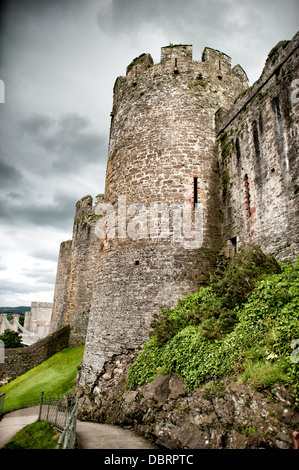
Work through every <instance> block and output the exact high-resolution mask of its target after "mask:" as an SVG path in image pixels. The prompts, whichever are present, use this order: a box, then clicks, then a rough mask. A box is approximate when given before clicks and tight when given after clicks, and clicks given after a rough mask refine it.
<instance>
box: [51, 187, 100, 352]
mask: <svg viewBox="0 0 299 470" xmlns="http://www.w3.org/2000/svg"><path fill="white" fill-rule="evenodd" d="M101 199H102V196H101V195H99V196H97V198H96V199H95V204H94V203H93V199H92V197H91V196H86V197H84V198H82V199H81V200H80V201H78V202H77V204H76V213H75V219H74V226H73V238H72V240H68V241H66V242H63V243H62V244H61V246H60V253H59V259H58V266H57V275H56V284H55V291H54V302H53V311H52V318H51V326H50V332H54V331H56V329H57V328H60V327H62V326H64V325H68V324H69V325H70V326H71V336H70V347H76V346H80V345H81V344H84V342H85V337H86V329H87V323H88V318H89V312H90V305H91V299H92V294H93V284H94V276H95V272H94V270H95V266H96V264H97V255H98V244H99V240H98V238H97V236H96V234H95V224H96V221H97V215H96V214H95V205H96V204H97V203H98V202H99V201H100V200H101Z"/></svg>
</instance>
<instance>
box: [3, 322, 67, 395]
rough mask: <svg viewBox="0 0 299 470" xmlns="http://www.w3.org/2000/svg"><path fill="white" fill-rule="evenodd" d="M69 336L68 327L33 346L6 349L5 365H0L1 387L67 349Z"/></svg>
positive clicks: (60, 329)
mask: <svg viewBox="0 0 299 470" xmlns="http://www.w3.org/2000/svg"><path fill="white" fill-rule="evenodd" d="M69 336H70V327H69V325H67V326H64V327H62V328H59V329H58V330H56V331H55V332H54V333H52V334H50V335H48V336H47V337H46V338H43V339H41V340H40V341H37V342H35V343H34V344H32V345H31V346H28V347H25V348H17V349H5V351H4V363H0V386H1V385H5V384H6V383H8V382H10V381H11V380H14V379H15V378H16V377H19V376H20V375H22V374H25V372H27V371H28V370H30V369H32V368H33V367H35V366H37V365H38V364H41V363H42V362H43V361H45V360H46V359H49V357H51V356H53V354H56V353H57V352H59V351H62V350H63V349H65V348H67V347H68V345H69Z"/></svg>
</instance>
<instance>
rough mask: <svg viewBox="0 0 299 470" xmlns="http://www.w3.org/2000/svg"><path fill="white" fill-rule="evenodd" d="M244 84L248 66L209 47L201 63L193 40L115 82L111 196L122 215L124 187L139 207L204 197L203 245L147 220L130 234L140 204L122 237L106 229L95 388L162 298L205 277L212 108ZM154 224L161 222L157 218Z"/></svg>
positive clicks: (210, 231)
mask: <svg viewBox="0 0 299 470" xmlns="http://www.w3.org/2000/svg"><path fill="white" fill-rule="evenodd" d="M247 87H248V83H247V77H246V74H245V72H244V71H242V68H241V67H240V66H239V68H238V69H235V70H234V69H232V68H231V63H230V58H229V57H228V56H226V55H225V54H222V53H221V52H219V51H215V50H213V49H209V48H206V49H205V51H204V54H203V58H202V61H201V62H196V61H193V60H192V46H190V45H179V46H167V47H163V48H162V50H161V62H160V63H159V64H153V60H152V57H151V56H150V54H142V55H141V56H139V57H137V58H136V59H134V60H133V61H132V63H131V64H130V65H129V66H128V67H127V71H126V77H119V78H118V79H117V80H116V82H115V85H114V97H113V109H112V113H111V131H110V142H109V156H108V164H107V173H106V187H105V203H107V204H108V203H109V204H110V205H111V206H112V207H113V209H114V210H115V212H116V213H118V214H119V212H120V207H119V196H120V195H121V196H122V197H125V198H126V204H127V207H128V206H129V205H131V204H134V203H135V204H138V207H139V209H140V207H141V206H143V207H145V208H147V209H149V207H150V204H151V203H157V204H167V205H168V206H171V205H172V204H173V205H175V204H178V205H180V206H182V205H183V204H186V205H187V206H188V207H189V209H190V211H192V210H193V207H194V206H195V204H196V203H200V204H201V205H202V207H203V211H204V221H203V226H202V227H201V229H202V232H203V243H202V246H201V247H200V248H197V249H186V248H185V247H184V246H182V244H181V243H179V242H176V241H175V240H174V239H173V238H172V235H173V223H172V224H171V223H170V232H169V237H159V236H157V237H151V236H150V234H149V233H148V227H149V224H148V225H147V229H145V231H144V230H142V227H140V223H139V229H140V230H139V231H138V230H137V233H136V237H135V238H134V239H132V237H130V236H128V233H127V232H128V227H130V226H131V225H134V224H135V225H138V220H137V219H136V214H138V207H136V209H137V212H133V213H131V212H130V211H129V210H127V213H126V214H125V218H126V223H127V232H126V228H125V234H123V233H121V234H120V233H118V231H120V227H119V226H118V227H117V230H118V231H116V236H115V237H110V234H109V230H108V231H107V234H106V237H105V238H104V239H103V240H102V241H101V243H100V244H99V256H98V262H97V271H96V274H95V281H94V289H93V299H92V303H91V310H90V315H89V323H88V330H87V336H86V345H85V354H84V360H83V366H82V370H81V378H80V380H81V383H84V384H86V385H88V386H91V387H94V386H95V385H96V383H97V380H98V378H99V377H100V376H101V374H103V372H104V365H105V363H106V362H107V361H110V360H111V359H112V358H113V357H115V356H117V355H122V356H124V355H126V354H129V355H130V354H131V352H132V351H133V350H136V348H138V347H140V346H141V345H142V344H143V343H144V341H145V340H146V339H147V334H148V330H149V329H150V324H151V321H152V317H153V314H154V313H158V312H159V311H160V306H162V307H164V308H168V307H171V306H173V305H174V304H175V303H176V302H177V301H178V299H179V298H182V297H184V296H185V295H186V294H188V293H190V292H192V291H195V290H197V289H198V287H199V286H200V285H201V284H202V283H203V282H205V281H206V280H207V278H208V273H209V271H210V269H211V259H210V256H209V254H210V253H213V252H215V251H216V250H217V249H220V230H219V199H218V192H219V191H218V187H219V181H218V173H217V168H218V167H217V165H218V156H217V143H216V138H215V117H214V116H215V112H216V111H217V109H218V108H219V107H220V106H225V107H230V106H231V105H232V104H233V101H234V99H235V98H236V97H237V96H238V94H239V93H241V92H242V91H244V90H246V89H247ZM195 189H196V200H195ZM139 215H140V212H139ZM160 217H161V214H160ZM137 218H138V217H137ZM147 222H148V219H147ZM156 222H157V226H158V229H161V226H160V225H159V224H161V220H160V222H159V216H158V217H157V220H156ZM141 225H142V224H141ZM143 228H144V227H143Z"/></svg>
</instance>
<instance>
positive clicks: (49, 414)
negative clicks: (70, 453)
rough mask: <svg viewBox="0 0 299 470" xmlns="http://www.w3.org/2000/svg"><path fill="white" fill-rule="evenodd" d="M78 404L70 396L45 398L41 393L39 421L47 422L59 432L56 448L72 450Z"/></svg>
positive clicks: (74, 443)
mask: <svg viewBox="0 0 299 470" xmlns="http://www.w3.org/2000/svg"><path fill="white" fill-rule="evenodd" d="M77 413H78V403H77V399H75V398H74V397H71V396H67V395H65V396H63V397H45V396H44V392H42V393H41V400H40V407H39V416H38V420H39V421H48V422H50V423H51V424H53V426H54V427H55V428H56V429H57V430H58V431H60V432H61V433H62V434H61V435H60V438H59V441H58V444H57V448H58V449H61V448H63V449H74V448H75V445H76V423H77Z"/></svg>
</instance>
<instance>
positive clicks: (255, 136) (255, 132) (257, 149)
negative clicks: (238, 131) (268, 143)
mask: <svg viewBox="0 0 299 470" xmlns="http://www.w3.org/2000/svg"><path fill="white" fill-rule="evenodd" d="M252 131H253V143H254V148H255V156H256V158H259V157H260V143H259V133H258V129H257V123H256V121H253V123H252Z"/></svg>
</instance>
